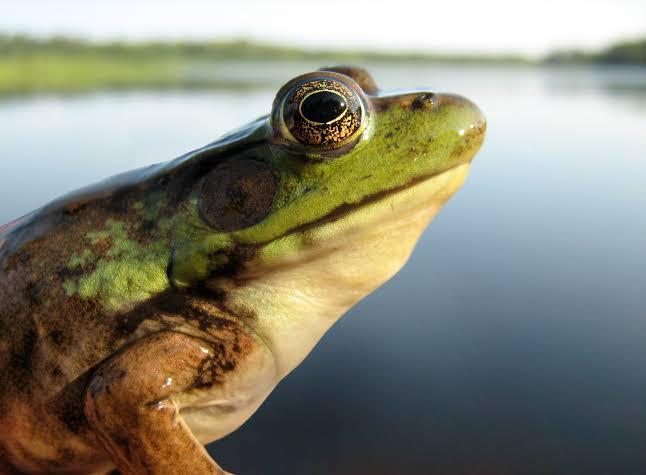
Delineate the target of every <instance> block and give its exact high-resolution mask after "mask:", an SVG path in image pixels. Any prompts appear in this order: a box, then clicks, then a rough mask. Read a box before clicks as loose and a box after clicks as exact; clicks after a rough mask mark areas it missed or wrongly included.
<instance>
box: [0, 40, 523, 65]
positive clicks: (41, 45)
mask: <svg viewBox="0 0 646 475" xmlns="http://www.w3.org/2000/svg"><path fill="white" fill-rule="evenodd" d="M35 54H38V55H41V54H51V55H57V56H59V55H62V54H65V55H76V56H84V55H85V56H88V55H91V56H101V57H113V58H114V57H119V58H132V59H136V60H139V59H180V60H222V59H236V60H283V61H284V60H322V61H325V60H334V61H365V62H379V61H389V62H390V61H404V62H411V61H446V62H458V63H461V62H465V63H492V62H494V63H527V62H528V60H527V59H525V58H523V57H522V56H519V55H485V54H433V53H428V52H417V51H415V52H411V51H397V52H385V51H369V50H316V49H303V48H294V47H289V46H282V45H280V46H279V45H272V44H263V43H257V42H253V41H247V40H230V41H203V42H197V41H179V42H161V41H148V42H136V43H130V42H120V41H114V42H101V43H97V42H90V41H87V40H79V39H74V38H67V37H52V38H46V39H40V38H33V37H28V36H22V35H15V36H9V35H2V34H0V57H2V56H5V57H6V56H27V55H35Z"/></svg>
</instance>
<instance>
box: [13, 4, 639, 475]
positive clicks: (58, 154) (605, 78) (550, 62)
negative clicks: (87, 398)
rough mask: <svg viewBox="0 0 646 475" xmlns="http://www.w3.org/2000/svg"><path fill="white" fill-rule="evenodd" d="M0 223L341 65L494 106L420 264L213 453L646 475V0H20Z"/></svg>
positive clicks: (369, 467) (186, 145) (152, 157)
mask: <svg viewBox="0 0 646 475" xmlns="http://www.w3.org/2000/svg"><path fill="white" fill-rule="evenodd" d="M0 6H1V11H2V14H1V15H0V147H1V148H0V224H2V223H4V222H7V221H10V220H11V219H13V218H15V217H18V216H20V215H22V214H24V213H26V212H28V211H30V210H31V209H33V208H36V207H38V206H40V205H42V204H43V203H45V202H47V201H49V200H50V199H52V198H54V197H56V196H58V195H60V194H62V193H64V192H66V191H68V190H71V189H73V188H77V187H80V186H82V185H85V184H88V183H90V182H93V181H96V180H99V179H101V178H103V177H106V176H108V175H111V174H114V173H117V172H120V171H124V170H127V169H131V168H135V167H138V166H142V165H146V164H149V163H153V162H159V161H164V160H168V159H171V158H173V157H175V156H178V155H181V154H183V153H184V152H186V151H189V150H191V149H194V148H197V147H198V146H201V145H203V144H205V143H208V142H210V141H212V140H214V139H215V138H216V137H217V136H218V135H220V134H222V133H224V132H226V131H228V130H230V129H232V128H234V127H237V126H239V125H242V124H244V123H246V122H248V121H250V120H252V119H254V118H256V117H257V116H259V115H262V114H266V113H268V112H269V110H270V107H271V101H272V99H273V95H274V94H275V92H276V90H277V88H278V87H279V86H280V85H281V84H282V83H284V82H286V81H287V80H289V79H290V78H291V77H292V76H294V75H297V74H300V73H304V72H307V71H310V70H313V69H316V68H318V67H320V66H323V65H329V64H333V63H352V64H358V65H361V66H365V67H367V68H369V69H370V71H372V72H373V74H374V76H375V78H376V79H377V81H378V83H379V84H380V85H381V86H382V87H383V88H387V89H389V88H414V87H423V88H430V89H431V90H434V91H435V90H441V91H452V92H457V93H460V94H463V95H466V96H468V97H469V98H471V99H472V100H474V101H475V102H476V103H477V104H479V105H480V107H481V108H482V110H483V111H484V112H485V114H486V116H487V118H488V121H489V130H488V138H487V141H486V143H485V145H484V147H483V149H482V151H481V153H480V154H479V155H478V157H477V159H476V161H475V162H474V164H473V167H472V172H471V177H470V179H469V180H468V182H467V184H466V186H465V188H464V189H463V190H462V191H461V192H460V193H459V194H458V195H457V196H456V197H454V198H453V199H452V200H451V201H450V202H449V203H448V205H447V206H446V208H445V209H444V211H443V212H442V213H441V214H440V216H439V217H438V218H436V220H435V221H434V222H433V224H432V225H431V226H430V228H429V230H428V231H427V232H426V233H425V234H424V236H423V238H422V240H421V242H420V244H419V245H418V247H417V249H416V251H415V253H414V254H413V256H412V259H411V261H410V263H409V264H408V265H407V266H406V267H405V268H404V269H403V270H402V272H400V273H399V274H398V275H397V276H396V277H395V278H394V279H393V280H392V281H391V282H389V283H388V284H387V285H385V286H384V287H383V288H381V289H379V290H378V291H377V292H375V293H374V294H372V295H370V296H369V297H368V298H366V299H365V300H364V301H363V302H361V303H360V304H359V305H357V306H356V307H355V308H353V309H352V310H351V311H350V312H349V313H348V315H346V316H345V317H344V318H343V319H342V320H341V321H340V322H339V323H338V324H337V325H336V326H335V327H334V328H333V329H332V330H331V331H330V332H329V333H328V335H326V337H325V338H324V339H323V340H322V341H321V343H320V344H319V345H318V347H317V348H316V349H315V350H314V351H313V353H312V354H311V356H310V357H309V358H308V359H307V360H306V361H305V362H304V363H303V364H302V365H301V366H300V367H299V368H298V369H297V370H295V371H294V372H293V373H292V374H291V375H290V376H289V377H288V378H287V379H286V380H285V381H283V383H281V385H280V386H279V387H278V388H277V390H276V391H274V393H273V394H272V395H271V396H270V398H269V399H268V400H267V402H266V403H265V404H264V405H263V406H262V407H261V409H260V410H259V411H258V412H257V413H256V414H255V415H254V417H253V418H252V419H251V420H250V421H249V422H248V423H247V424H246V425H245V426H244V427H243V428H242V429H240V430H239V431H238V432H236V433H235V434H233V435H231V436H229V437H227V438H226V439H224V440H222V441H219V442H217V443H215V444H213V445H211V446H210V447H209V450H210V451H211V453H213V454H214V456H215V457H216V458H217V460H218V461H219V462H220V463H221V465H223V466H224V467H225V468H230V469H231V470H234V471H235V472H236V473H239V474H241V475H252V474H263V475H265V474H303V475H305V474H307V475H318V474H321V475H322V474H340V475H364V474H371V475H382V474H384V475H385V474H402V475H424V474H429V475H430V474H443V475H444V474H449V475H450V474H482V475H485V474H561V473H562V474H586V475H591V474H643V473H646V365H645V364H644V363H645V361H646V207H645V204H646V2H644V1H643V0H613V1H609V0H600V1H583V0H561V1H558V2H556V1H547V2H532V3H531V4H530V3H526V2H515V1H511V0H489V1H487V2H481V1H474V0H463V1H462V2H460V3H459V4H456V3H455V2H446V4H444V5H432V4H431V3H430V2H425V3H418V2H413V1H410V0H399V1H397V2H396V3H395V4H390V5H389V4H383V3H377V2H367V1H354V2H347V1H337V0H327V1H326V2H304V1H297V0H291V1H284V2H266V1H242V0H239V1H236V2H227V3H224V2H213V1H198V0H188V1H182V2H179V1H175V2H169V1H159V0H158V1H151V0H147V1H137V2H132V1H128V2H126V1H125V0H124V1H122V0H113V1H107V0H95V1H92V2H82V1H79V0H58V1H56V2H52V1H45V0H42V1H39V0H21V1H20V2H9V1H7V0H0Z"/></svg>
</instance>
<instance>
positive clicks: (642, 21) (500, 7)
mask: <svg viewBox="0 0 646 475" xmlns="http://www.w3.org/2000/svg"><path fill="white" fill-rule="evenodd" d="M0 11H1V12H2V14H0V32H9V33H29V34H33V35H39V36H48V35H53V34H65V35H71V36H80V37H89V38H92V39H97V40H102V39H116V38H118V39H129V40H141V39H152V38H154V39H205V38H208V39H219V38H222V39H224V38H227V39H228V38H245V39H252V40H264V41H271V42H275V43H280V44H287V45H293V46H299V47H312V48H374V49H380V50H389V49H406V50H418V49H419V50H431V51H436V52H485V53H501V52H509V53H519V54H526V55H535V56H536V55H541V54H544V53H546V52H549V51H551V50H554V49H561V48H570V47H576V48H584V49H597V48H601V47H603V46H605V45H607V44H609V43H611V42H613V41H616V40H621V39H624V38H630V37H638V36H646V1H645V0H610V1H609V0H603V1H597V0H587V1H585V0H560V1H559V0H543V1H532V2H527V1H523V0H457V1H456V0H445V1H442V2H439V1H436V2H433V1H423V2H422V1H419V0H418V1H414V0H394V1H392V2H378V1H376V0H372V1H365V0H324V1H321V0H284V1H271V0H264V1H261V0H229V1H226V2H223V1H216V0H210V1H209V0H183V1H180V0H175V1H170V0H0Z"/></svg>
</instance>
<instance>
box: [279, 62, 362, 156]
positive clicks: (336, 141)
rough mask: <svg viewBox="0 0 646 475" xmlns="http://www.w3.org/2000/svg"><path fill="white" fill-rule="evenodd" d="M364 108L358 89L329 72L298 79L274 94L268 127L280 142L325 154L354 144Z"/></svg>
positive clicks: (339, 76) (349, 81) (360, 127)
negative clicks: (295, 144) (281, 140)
mask: <svg viewBox="0 0 646 475" xmlns="http://www.w3.org/2000/svg"><path fill="white" fill-rule="evenodd" d="M367 122H368V107H367V101H366V98H365V95H364V94H363V92H362V91H361V88H360V87H359V86H358V85H357V84H356V83H355V82H354V81H353V80H352V79H351V78H349V77H346V76H343V75H341V74H337V73H333V72H318V73H311V74H306V75H304V76H300V77H298V78H296V79H294V80H292V81H290V82H289V83H287V84H286V85H285V86H283V87H282V88H281V90H280V91H278V94H277V96H276V100H275V101H274V107H273V110H272V125H273V126H274V130H275V132H276V134H277V135H278V137H279V138H280V139H283V140H285V141H287V142H291V143H297V144H300V145H304V146H306V147H308V148H311V149H315V150H320V151H329V150H337V149H339V148H341V147H344V146H346V145H349V144H352V143H355V142H356V141H357V140H358V139H359V138H360V137H361V134H362V133H363V131H364V130H365V128H366V125H367Z"/></svg>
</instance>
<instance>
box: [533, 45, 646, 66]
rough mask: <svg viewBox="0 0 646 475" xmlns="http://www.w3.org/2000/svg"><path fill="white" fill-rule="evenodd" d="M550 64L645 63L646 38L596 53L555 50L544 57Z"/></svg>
mask: <svg viewBox="0 0 646 475" xmlns="http://www.w3.org/2000/svg"><path fill="white" fill-rule="evenodd" d="M545 62H546V63H550V64H586V63H599V64H625V65H629V64H634V65H646V38H645V39H640V40H634V41H624V42H622V43H617V44H615V45H612V46H609V47H608V48H606V49H604V50H603V51H600V52H597V53H588V52H584V51H576V50H570V51H557V52H555V53H552V54H551V55H549V56H548V57H547V58H546V59H545Z"/></svg>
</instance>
